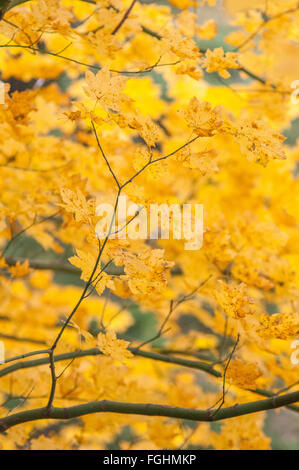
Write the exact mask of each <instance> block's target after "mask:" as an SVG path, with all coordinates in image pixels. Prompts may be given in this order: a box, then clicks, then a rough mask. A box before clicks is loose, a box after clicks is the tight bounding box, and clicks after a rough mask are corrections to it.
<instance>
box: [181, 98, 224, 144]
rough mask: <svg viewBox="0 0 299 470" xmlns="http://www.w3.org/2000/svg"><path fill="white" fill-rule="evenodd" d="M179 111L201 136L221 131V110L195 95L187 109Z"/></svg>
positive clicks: (208, 135)
mask: <svg viewBox="0 0 299 470" xmlns="http://www.w3.org/2000/svg"><path fill="white" fill-rule="evenodd" d="M179 113H180V114H181V115H182V116H183V117H184V118H185V119H186V121H187V122H188V125H189V127H191V128H192V129H193V130H194V132H195V133H196V134H197V135H199V136H201V137H211V136H213V135H214V134H216V133H217V131H219V129H220V127H221V125H222V120H221V117H220V110H219V109H217V108H214V109H213V108H212V106H211V105H210V103H207V102H206V101H199V100H198V99H197V98H196V97H193V98H192V99H191V100H190V102H189V104H188V107H187V108H186V109H183V110H180V111H179Z"/></svg>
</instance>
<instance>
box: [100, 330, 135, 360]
mask: <svg viewBox="0 0 299 470" xmlns="http://www.w3.org/2000/svg"><path fill="white" fill-rule="evenodd" d="M97 344H98V348H99V349H100V350H101V351H102V353H103V354H105V356H110V357H112V358H113V359H114V360H116V361H119V362H124V361H125V359H129V358H131V357H133V354H132V353H131V351H129V350H128V346H129V342H128V341H125V340H123V339H118V338H117V337H116V334H115V332H114V331H108V332H107V333H106V334H104V333H99V334H98V337H97Z"/></svg>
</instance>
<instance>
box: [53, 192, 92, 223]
mask: <svg viewBox="0 0 299 470" xmlns="http://www.w3.org/2000/svg"><path fill="white" fill-rule="evenodd" d="M60 194H61V198H62V200H63V202H62V203H60V204H59V205H60V206H61V207H64V209H65V210H66V211H67V212H71V213H72V214H73V215H74V217H75V220H76V222H85V223H89V224H90V223H91V215H92V214H93V213H94V201H87V200H86V198H85V196H84V194H83V193H82V191H81V190H80V189H79V188H77V189H76V192H74V191H72V190H71V189H68V188H62V189H61V190H60Z"/></svg>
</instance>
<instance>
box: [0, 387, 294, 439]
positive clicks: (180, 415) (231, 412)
mask: <svg viewBox="0 0 299 470" xmlns="http://www.w3.org/2000/svg"><path fill="white" fill-rule="evenodd" d="M297 401H299V391H297V392H293V393H288V394H285V395H281V396H277V397H271V398H266V399H265V400H259V401H254V402H249V403H243V404H241V405H238V404H237V405H234V406H230V407H227V408H221V409H220V410H219V411H218V412H217V415H215V414H213V410H196V409H190V408H181V407H174V406H166V405H155V404H152V403H125V402H117V401H110V400H102V401H93V402H89V403H84V404H82V405H75V406H70V407H68V408H58V407H52V408H50V409H47V408H46V407H44V408H37V409H34V410H26V411H21V412H19V413H15V414H13V415H9V416H6V417H5V418H2V419H0V429H1V431H2V432H5V431H6V430H7V429H9V428H11V427H13V426H16V425H17V424H21V423H27V422H29V421H37V420H41V419H73V418H78V417H80V416H84V415H88V414H93V413H120V414H126V415H129V414H132V415H142V416H165V417H167V418H176V419H187V420H190V421H204V422H210V421H220V420H223V419H228V418H235V417H237V416H243V415H247V414H251V413H257V412H260V411H267V410H274V409H276V408H280V407H282V406H286V405H289V404H291V403H295V402H297Z"/></svg>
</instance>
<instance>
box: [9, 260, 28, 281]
mask: <svg viewBox="0 0 299 470" xmlns="http://www.w3.org/2000/svg"><path fill="white" fill-rule="evenodd" d="M8 270H9V272H10V274H11V275H12V276H13V277H24V276H27V275H28V274H30V273H31V271H32V269H30V267H29V261H28V259H26V261H24V263H21V262H20V261H17V263H16V265H15V266H11V267H10V268H9V269H8Z"/></svg>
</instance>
